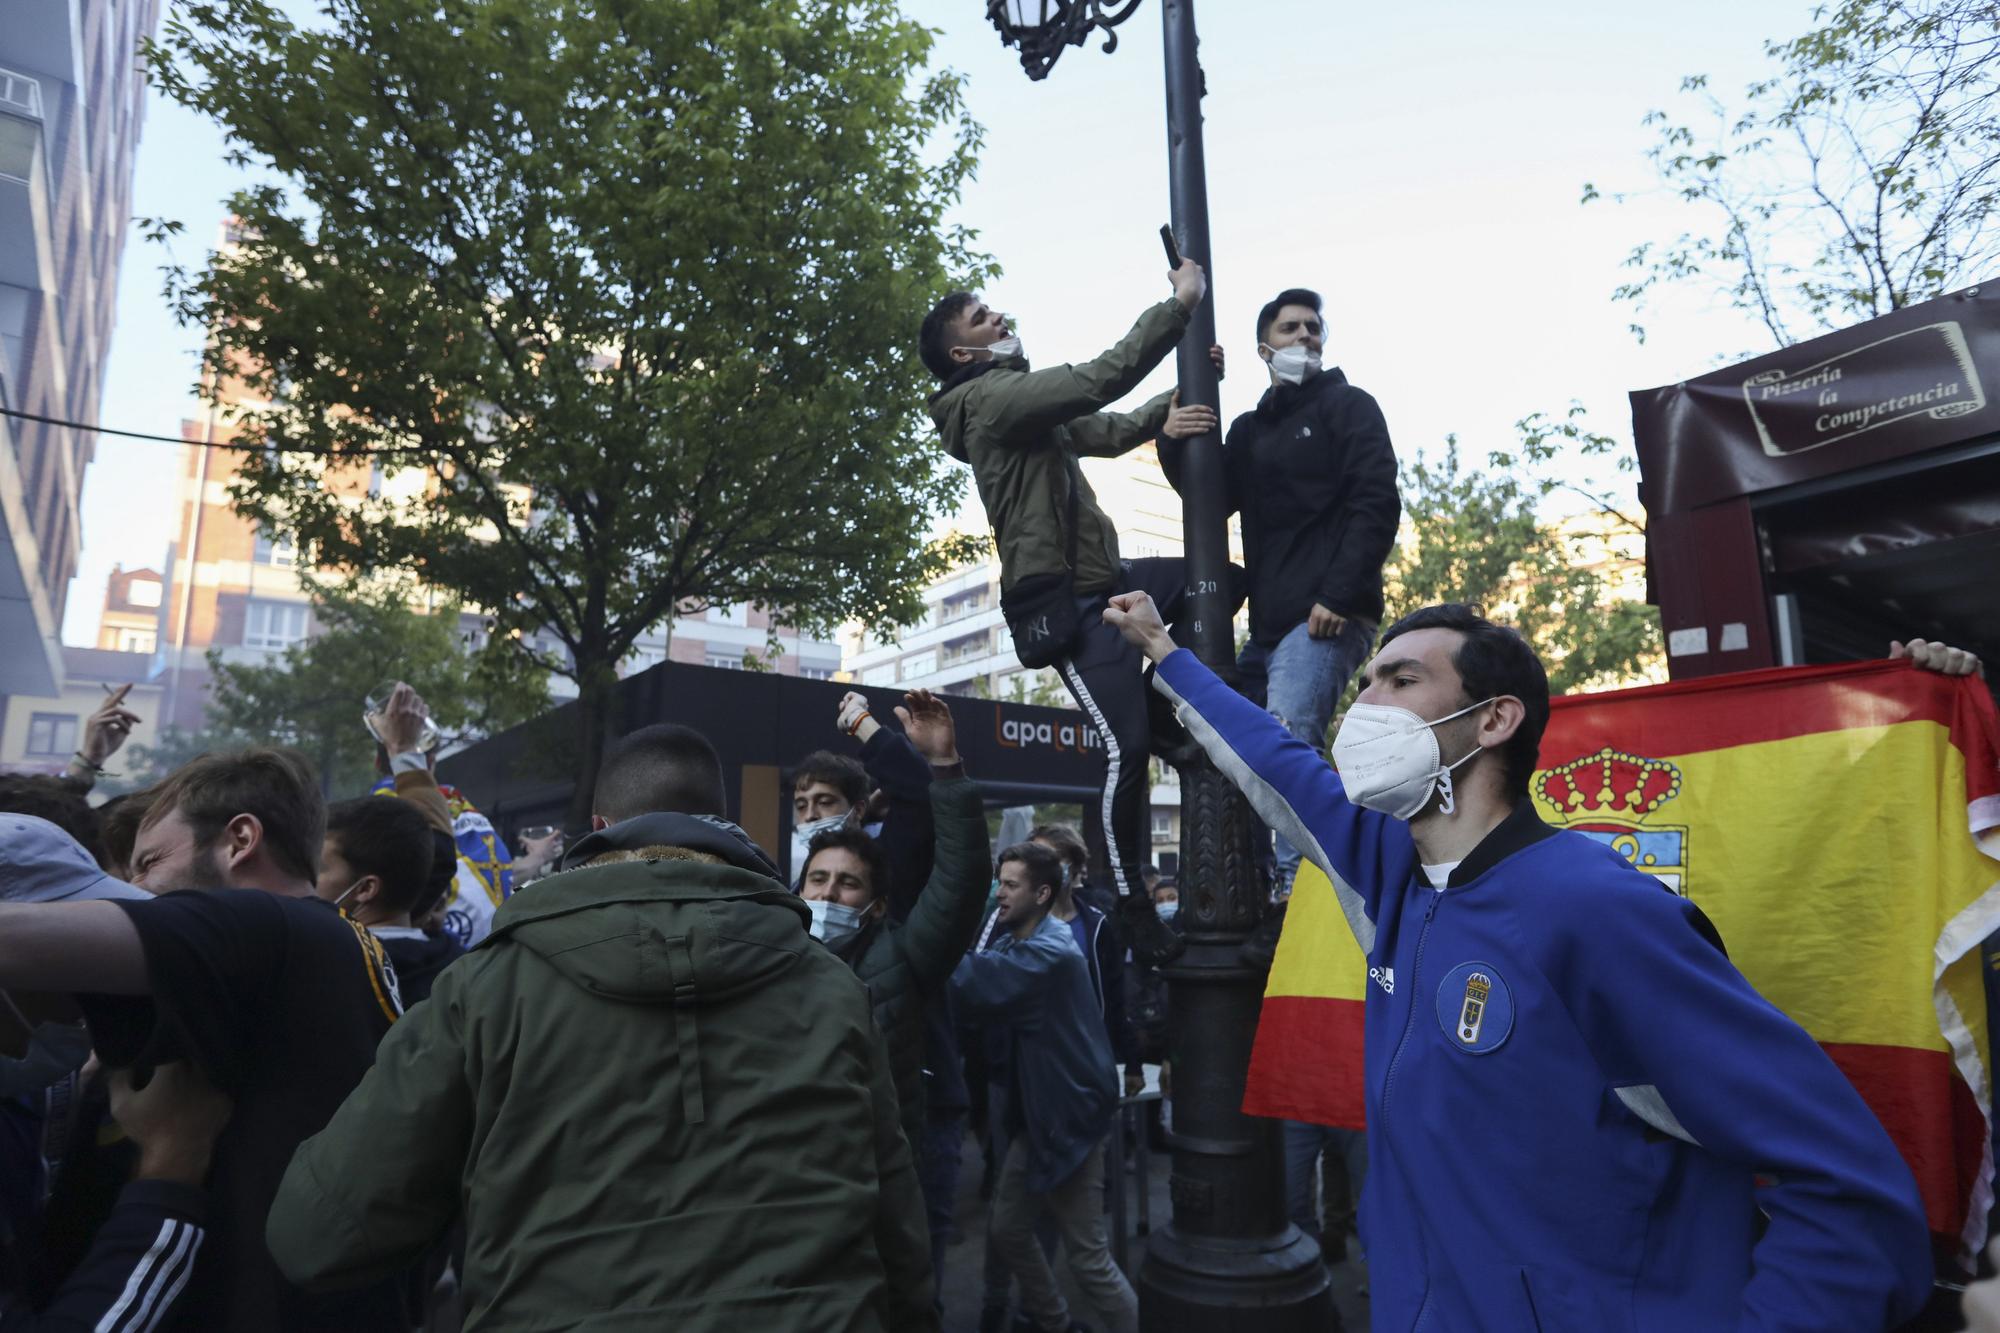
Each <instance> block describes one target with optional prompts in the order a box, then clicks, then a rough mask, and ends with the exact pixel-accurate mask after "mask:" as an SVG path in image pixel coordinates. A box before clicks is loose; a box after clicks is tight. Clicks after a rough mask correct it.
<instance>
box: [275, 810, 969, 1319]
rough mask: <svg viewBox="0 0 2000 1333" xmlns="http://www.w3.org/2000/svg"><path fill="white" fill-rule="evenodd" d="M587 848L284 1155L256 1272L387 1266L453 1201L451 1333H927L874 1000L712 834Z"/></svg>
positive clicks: (448, 975) (921, 1225) (913, 1187)
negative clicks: (498, 1332)
mask: <svg viewBox="0 0 2000 1333" xmlns="http://www.w3.org/2000/svg"><path fill="white" fill-rule="evenodd" d="M663 824H664V827H663ZM717 830H725V831H726V833H727V836H722V835H719V834H718V833H717ZM620 835H623V836H622V838H621V837H620ZM732 842H733V843H735V844H740V846H738V845H731V843H732ZM586 846H588V847H591V848H593V849H595V848H599V847H602V848H606V849H607V850H604V851H602V852H600V853H598V854H596V855H594V856H593V857H592V858H591V859H590V860H589V861H588V862H586V863H585V864H584V865H583V866H582V867H580V868H576V869H566V870H564V871H563V872H562V873H560V874H557V875H553V876H551V877H549V878H548V879H545V880H542V881H541V882H539V883H537V884H535V885H534V886H533V887H532V888H530V889H528V890H527V891H525V892H523V893H519V894H516V895H515V896H514V897H512V898H510V899H508V901H507V902H506V904H505V905H504V906H502V908H501V909H500V911H499V913H498V915H497V916H496V917H495V919H494V923H493V933H492V935H491V936H490V937H489V938H488V939H486V940H485V941H483V942H482V943H481V945H480V947H478V948H477V949H475V950H473V951H472V952H471V953H470V954H468V955H466V956H465V957H464V958H462V959H460V960H459V961H458V962H456V963H454V964H453V965H452V966H451V967H449V968H447V969H445V971H444V972H443V973H441V974H440V975H439V977H438V979H437V983H436V986H435V988H434V989H433V990H432V992H431V997H430V1001H429V1002H428V1003H426V1004H421V1005H418V1006H416V1007H415V1008H413V1009H411V1011H410V1012H409V1014H408V1015H406V1016H405V1017H404V1018H403V1020H402V1021H401V1022H399V1023H397V1024H396V1026H395V1027H394V1028H393V1029H392V1030H391V1032H390V1034H389V1036H388V1037H387V1038H386V1039H385V1040H384V1041H383V1042H382V1045H381V1048H380V1050H379V1052H378V1053H377V1056H376V1061H375V1067H374V1068H373V1069H372V1070H370V1071H369V1073H368V1074H367V1076H366V1077H365V1078H364V1079H363V1080H362V1082H361V1085H360V1086H359V1087H358V1088H357V1089H356V1090H355V1092H354V1094H353V1095H352V1096H351V1097H349V1098H348V1100H347V1102H346V1103H345V1104H344V1105H343V1106H342V1107H341V1108H340V1110H339V1111H338V1112H337V1113H336V1114H335V1115H334V1117H333V1119H332V1121H331V1122H330V1123H329V1124H328V1125H327V1127H326V1128H325V1129H324V1130H323V1131H321V1132H320V1133H319V1134H317V1135H315V1136H314V1137H313V1138H311V1139H309V1140H307V1141H306V1142H305V1143H304V1144H303V1145H301V1146H300V1148H299V1151H298V1153H297V1155H296V1156H295V1157H294V1158H293V1159H292V1164H291V1167H290V1169H289V1170H288V1171H287V1172H286V1173H285V1178H284V1181H283V1183H282V1184H281V1186H280V1187H279V1191H278V1197H277V1200H276V1202H275V1204H274V1205H273V1207H272V1209H271V1215H270V1219H269V1224H268V1226H267V1228H266V1238H267V1240H268V1242H269V1244H270V1247H271V1253H272V1255H273V1257H275V1258H276V1259H277V1262H278V1266H279V1268H280V1269H281V1270H282V1271H283V1272H284V1273H285V1274H286V1276H287V1277H289V1278H290V1279H291V1280H292V1281H294V1282H297V1283H299V1284H300V1285H302V1286H305V1287H307V1288H308V1289H320V1290H324V1289H333V1288H339V1287H345V1286H351V1285H355V1284H358V1283H361V1282H365V1281H367V1280H369V1279H371V1278H377V1277H380V1276H382V1275H385V1274H389V1273H393V1272H396V1271H398V1270H399V1269H401V1268H403V1267H404V1266H406V1265H408V1264H409V1263H411V1262H412V1261H413V1260H415V1259H417V1258H418V1257H419V1256H421V1255H422V1254H423V1253H424V1252H425V1250H426V1249H427V1248H428V1247H430V1246H431V1245H432V1244H433V1243H435V1242H436V1241H437V1240H438V1239H439V1238H440V1237H441V1236H442V1235H443V1234H444V1233H445V1230H446V1228H447V1227H448V1226H449V1225H450V1224H451V1222H452V1220H453V1218H454V1217H456V1216H458V1215H459V1214H460V1212H461V1209H462V1210H463V1217H464V1222H465V1232H466V1245H465V1273H464V1290H465V1296H466V1304H467V1309H466V1321H465V1327H466V1329H467V1330H482V1329H521V1330H542V1329H586V1330H593V1331H599V1330H640V1329H645V1330H654V1329H663V1328H671V1329H675V1330H685V1331H688V1333H692V1331H694V1330H716V1331H717V1333H745V1330H750V1329H756V1330H759V1331H760V1333H761V1331H762V1330H797V1333H828V1331H830V1330H838V1331H843V1333H864V1331H867V1330H878V1329H883V1330H902V1329H923V1330H935V1329H936V1328H937V1327H938V1323H937V1316H936V1314H935V1312H934V1310H933V1308H932V1291H933V1287H932V1280H931V1266H930V1242H929V1233H928V1230H927V1227H926V1224H925V1216H924V1208H923V1199H922V1196H921V1193H920V1192H919V1189H918V1185H917V1178H916V1172H915V1169H914V1165H913V1160H912V1157H911V1152H910V1148H909V1145H908V1143H907V1142H906V1141H905V1139H904V1136H903V1133H902V1129H901V1125H900V1123H899V1121H898V1116H897V1112H898V1107H897V1100H896V1089H895V1084H894V1081H893V1079H892V1077H891V1074H890V1070H889V1063H888V1058H887V1054H886V1051H885V1049H884V1046H883V1043H882V1040H881V1039H880V1037H879V1035H878V1034H877V1033H876V1031H875V1025H874V1021H873V1017H872V1014H871V1011H870V1000H869V995H868V991H867V988H866V987H865V986H863V985H862V984H861V983H860V982H859V980H858V979H857V978H856V977H855V975H854V973H853V972H851V971H850V970H849V969H848V968H847V967H846V966H845V965H844V964H842V963H841V962H840V961H839V960H838V959H836V958H834V957H833V955H832V954H830V953H828V952H827V951H826V950H825V949H823V948H821V947H820V946H819V945H818V944H816V943H814V942H813V940H812V938H811V936H810V935H808V934H807V931H806V926H807V922H808V920H809V916H808V913H807V912H806V909H805V907H804V905H803V904H802V903H800V902H799V901H798V900H797V899H796V898H794V897H793V896H792V894H791V893H790V892H789V891H787V889H786V888H785V886H784V885H783V884H782V883H781V882H779V881H778V880H777V879H776V878H775V871H769V873H767V868H769V866H770V863H769V861H768V859H766V858H764V856H763V854H762V853H761V852H758V851H757V849H756V848H755V847H754V846H753V845H752V844H751V843H750V842H749V840H748V838H747V837H745V836H744V835H743V834H742V832H741V830H738V829H736V828H735V826H734V825H730V824H728V823H726V822H724V821H720V820H697V819H694V818H691V817H689V816H682V815H646V816H641V817H640V818H638V819H633V820H628V821H625V823H623V824H619V825H614V826H612V828H610V829H607V830H605V831H603V832H601V833H598V834H594V835H592V837H591V838H590V839H589V840H587V841H586V843H585V844H582V845H580V846H579V849H578V850H579V852H581V851H582V850H583V848H584V847H586ZM718 848H719V849H720V854H718Z"/></svg>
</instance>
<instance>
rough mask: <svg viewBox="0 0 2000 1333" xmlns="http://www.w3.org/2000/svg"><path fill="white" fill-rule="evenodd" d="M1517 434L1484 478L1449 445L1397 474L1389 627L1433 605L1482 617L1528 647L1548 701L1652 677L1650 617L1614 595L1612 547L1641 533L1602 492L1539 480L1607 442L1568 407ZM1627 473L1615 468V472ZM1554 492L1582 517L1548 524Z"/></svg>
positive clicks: (1656, 645)
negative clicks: (1459, 606) (1567, 458)
mask: <svg viewBox="0 0 2000 1333" xmlns="http://www.w3.org/2000/svg"><path fill="white" fill-rule="evenodd" d="M1516 429H1517V430H1518V431H1519V432H1520V441H1519V443H1518V444H1517V445H1516V446H1515V447H1514V448H1513V449H1511V450H1501V451H1495V452H1494V453H1492V454H1490V455H1489V457H1488V464H1489V469H1490V470H1487V471H1480V470H1478V469H1476V468H1474V467H1472V466H1471V465H1469V464H1468V463H1466V462H1465V460H1464V459H1463V457H1462V456H1461V453H1460V449H1459V443H1458V440H1457V438H1456V437H1451V438H1448V439H1447V440H1446V442H1445V448H1444V452H1443V454H1442V456H1432V455H1428V454H1425V453H1421V452H1420V453H1419V454H1418V455H1417V457H1416V459H1415V461H1413V462H1410V463H1406V464H1404V466H1403V468H1402V482H1401V488H1402V493H1403V516H1404V527H1403V534H1402V536H1401V537H1400V538H1399V540H1398V541H1397V544H1396V548H1395V550H1394V551H1393V552H1392V553H1391V554H1390V557H1389V563H1388V565H1387V567H1386V568H1385V569H1384V571H1383V573H1384V580H1385V583H1386V589H1387V594H1388V603H1389V606H1390V608H1391V610H1390V616H1391V617H1392V618H1393V617H1394V616H1396V615H1398V614H1400V613H1401V612H1405V611H1411V610H1414V609H1416V608H1417V607H1420V606H1427V605H1429V604H1431V603H1434V602H1467V603H1471V604H1474V605H1477V606H1481V607H1484V608H1485V609H1486V611H1487V612H1488V613H1489V614H1491V615H1493V616H1494V617H1495V618H1497V619H1499V620H1501V621H1503V622H1505V623H1507V624H1509V625H1512V626H1513V627H1514V628H1515V629H1518V630H1519V631H1520V632H1521V633H1522V634H1523V635H1524V636H1525V637H1526V638H1527V640H1528V642H1529V643H1531V644H1533V645H1534V647H1535V650H1536V651H1537V652H1538V653H1540V654H1541V657H1542V661H1543V662H1544V663H1546V664H1547V666H1548V669H1549V688H1550V690H1551V691H1552V692H1554V693H1556V694H1566V693H1569V692H1571V691H1575V690H1583V689H1591V688H1607V687H1610V686H1615V685H1618V684H1622V683H1626V682H1629V681H1630V680H1631V679H1632V678H1633V677H1635V676H1646V675H1657V674H1658V668H1659V664H1660V663H1661V662H1662V661H1663V660H1664V659H1663V657H1662V653H1661V644H1660V624H1659V614H1658V612H1657V611H1656V610H1655V609H1654V608H1652V607H1650V606H1648V605H1646V604H1645V603H1644V602H1643V601H1639V600H1636V599H1634V598H1633V597H1631V596H1630V595H1623V596H1621V595H1620V593H1619V590H1618V589H1617V588H1616V587H1615V586H1614V573H1615V566H1616V565H1617V564H1618V563H1619V560H1618V558H1617V554H1616V553H1617V548H1618V546H1619V545H1620V539H1621V538H1624V539H1628V540H1629V539H1632V538H1637V537H1640V536H1643V535H1644V527H1643V526H1642V524H1641V523H1640V522H1639V521H1638V520H1636V519H1635V518H1633V517H1631V516H1630V514H1629V513H1628V511H1627V510H1626V509H1625V508H1624V507H1623V506H1621V505H1620V504H1619V503H1618V502H1617V500H1616V499H1615V498H1613V497H1611V496H1610V495H1608V494H1607V492H1608V490H1609V488H1608V487H1591V486H1588V485H1583V484H1578V483H1574V482H1569V481H1564V480H1561V479H1559V478H1558V477H1557V476H1555V475H1552V473H1551V472H1550V471H1549V468H1550V465H1552V464H1554V463H1556V462H1557V460H1558V459H1559V458H1561V457H1562V456H1563V455H1564V454H1572V455H1574V456H1577V457H1581V458H1585V459H1590V458H1600V457H1605V456H1608V455H1610V454H1611V453H1612V452H1613V451H1614V450H1615V449H1616V446H1617V442H1616V441H1615V440H1613V439H1611V438H1610V437H1609V436H1605V435H1600V434H1597V433H1595V432H1593V431H1591V430H1590V429H1589V428H1588V426H1587V424H1586V423H1585V421H1584V418H1583V410H1582V408H1581V407H1578V406H1572V407H1571V408H1570V409H1569V411H1568V412H1567V413H1566V414H1565V415H1564V416H1563V417H1561V418H1550V417H1548V416H1545V415H1543V414H1541V413H1537V414H1535V415H1533V416H1530V417H1528V418H1526V419H1524V420H1522V421H1521V422H1520V423H1518V425H1517V426H1516ZM1628 462H1629V459H1627V458H1624V457H1621V458H1620V462H1619V466H1620V468H1621V469H1623V468H1625V467H1626V465H1627V463H1628ZM1573 466H1574V464H1573V462H1572V463H1571V467H1573ZM1563 491H1569V492H1571V493H1572V494H1574V495H1576V496H1580V497H1583V498H1585V499H1586V500H1588V501H1589V503H1588V505H1586V506H1584V507H1582V508H1581V509H1577V508H1575V507H1572V508H1571V512H1570V513H1568V514H1565V515H1555V514H1550V513H1546V512H1545V511H1544V507H1545V502H1546V501H1548V500H1549V499H1550V497H1552V496H1555V495H1556V494H1558V493H1559V492H1563Z"/></svg>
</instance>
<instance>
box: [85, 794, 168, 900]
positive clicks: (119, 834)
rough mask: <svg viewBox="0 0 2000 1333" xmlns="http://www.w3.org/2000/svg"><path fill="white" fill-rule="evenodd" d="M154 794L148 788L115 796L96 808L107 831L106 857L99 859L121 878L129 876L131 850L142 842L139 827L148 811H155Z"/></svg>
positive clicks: (102, 825)
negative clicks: (153, 809)
mask: <svg viewBox="0 0 2000 1333" xmlns="http://www.w3.org/2000/svg"><path fill="white" fill-rule="evenodd" d="M153 793H154V789H153V788H151V787H148V788H146V789H145V790H144V791H135V792H132V793H130V794H128V795H125V796H114V797H112V798H111V799H110V800H108V801H106V802H105V803H104V804H103V805H100V806H98V807H97V822H98V824H99V826H100V827H101V828H102V829H103V830H104V855H103V856H102V857H100V858H98V859H99V860H100V861H101V862H102V863H103V865H104V868H105V869H106V870H108V871H110V872H111V873H112V874H114V875H118V876H120V877H121V878H129V877H130V873H131V869H132V847H133V845H134V844H135V843H137V842H138V841H139V826H140V825H141V824H143V823H145V822H146V812H147V811H148V810H151V809H152V808H153Z"/></svg>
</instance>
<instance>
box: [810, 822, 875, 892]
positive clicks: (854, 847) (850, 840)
mask: <svg viewBox="0 0 2000 1333" xmlns="http://www.w3.org/2000/svg"><path fill="white" fill-rule="evenodd" d="M821 852H853V853H854V854H855V855H856V856H858V857H860V858H861V864H862V865H865V866H867V867H868V891H869V892H870V893H872V894H874V895H875V896H876V897H878V898H879V897H881V896H882V894H883V892H884V891H885V890H886V889H887V888H888V887H889V857H888V855H887V854H886V853H884V852H883V850H882V844H881V843H879V842H877V841H875V839H873V838H871V837H869V836H868V835H867V834H866V833H863V832H862V831H861V830H860V829H858V828H849V827H846V826H842V827H840V828H830V829H822V830H820V831H819V832H818V833H815V834H813V837H812V841H811V842H809V843H807V844H806V863H805V865H804V867H802V868H801V869H800V871H799V882H800V883H801V884H803V883H805V878H806V876H805V872H806V871H808V870H811V869H812V863H813V858H814V857H815V856H818V855H819V854H820V853H821Z"/></svg>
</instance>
